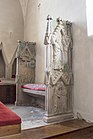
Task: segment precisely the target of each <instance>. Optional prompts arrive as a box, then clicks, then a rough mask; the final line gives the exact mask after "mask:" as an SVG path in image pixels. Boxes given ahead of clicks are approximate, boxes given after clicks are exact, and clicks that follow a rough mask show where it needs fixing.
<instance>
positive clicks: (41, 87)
mask: <svg viewBox="0 0 93 139" xmlns="http://www.w3.org/2000/svg"><path fill="white" fill-rule="evenodd" d="M22 88H26V89H30V90H38V91H45V90H46V85H45V84H26V85H23V86H22Z"/></svg>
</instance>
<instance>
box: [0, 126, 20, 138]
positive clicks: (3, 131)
mask: <svg viewBox="0 0 93 139" xmlns="http://www.w3.org/2000/svg"><path fill="white" fill-rule="evenodd" d="M18 133H21V124H16V125H6V126H0V137H2V136H8V135H13V134H18Z"/></svg>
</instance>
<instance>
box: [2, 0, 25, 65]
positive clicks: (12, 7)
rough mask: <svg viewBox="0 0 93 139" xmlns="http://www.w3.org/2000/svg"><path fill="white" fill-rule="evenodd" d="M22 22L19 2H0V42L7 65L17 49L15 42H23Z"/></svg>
mask: <svg viewBox="0 0 93 139" xmlns="http://www.w3.org/2000/svg"><path fill="white" fill-rule="evenodd" d="M23 37H24V22H23V15H22V9H21V6H20V3H19V0H0V41H1V42H2V44H3V47H4V52H5V55H6V59H7V61H8V64H9V63H10V62H11V60H12V58H13V55H14V52H15V50H16V48H17V40H23Z"/></svg>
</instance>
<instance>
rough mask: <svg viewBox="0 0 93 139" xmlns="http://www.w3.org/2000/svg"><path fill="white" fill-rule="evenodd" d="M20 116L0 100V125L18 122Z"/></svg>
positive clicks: (19, 121)
mask: <svg viewBox="0 0 93 139" xmlns="http://www.w3.org/2000/svg"><path fill="white" fill-rule="evenodd" d="M20 123H21V118H20V117H19V116H18V115H17V114H15V113H14V112H13V111H11V110H10V109H9V108H8V107H6V106H5V105H4V104H3V103H2V102H0V126H5V125H14V124H20Z"/></svg>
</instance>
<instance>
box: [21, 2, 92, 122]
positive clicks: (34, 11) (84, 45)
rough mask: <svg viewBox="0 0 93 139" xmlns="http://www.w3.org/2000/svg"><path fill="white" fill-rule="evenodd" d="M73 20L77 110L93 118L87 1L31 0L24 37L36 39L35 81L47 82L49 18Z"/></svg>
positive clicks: (87, 117) (75, 100)
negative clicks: (46, 64) (46, 45)
mask: <svg viewBox="0 0 93 139" xmlns="http://www.w3.org/2000/svg"><path fill="white" fill-rule="evenodd" d="M48 14H50V15H51V16H52V17H53V19H56V18H57V17H59V16H60V17H61V18H62V19H64V20H70V21H71V22H72V23H73V28H72V32H73V73H74V87H73V94H74V101H73V103H74V104H73V107H74V113H75V115H77V113H79V114H80V115H81V116H82V117H83V118H84V119H86V120H87V121H88V120H89V121H93V39H91V38H89V37H88V36H87V21H86V1H85V0H78V1H77V0H59V1H58V0H51V1H50V0H44V1H43V0H29V1H28V8H27V15H26V23H25V33H24V34H25V40H28V41H36V43H37V48H36V54H37V60H36V62H37V65H36V82H44V70H45V46H44V44H43V42H44V35H45V30H46V17H47V15H48Z"/></svg>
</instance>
